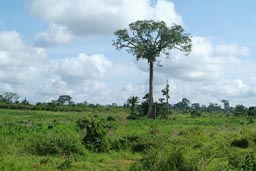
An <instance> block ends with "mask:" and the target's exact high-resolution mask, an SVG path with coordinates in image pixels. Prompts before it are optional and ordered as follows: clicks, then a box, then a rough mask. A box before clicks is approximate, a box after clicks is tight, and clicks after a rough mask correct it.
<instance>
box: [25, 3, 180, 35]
mask: <svg viewBox="0 0 256 171" xmlns="http://www.w3.org/2000/svg"><path fill="white" fill-rule="evenodd" d="M29 9H30V11H31V13H32V14H34V15H36V16H39V17H41V18H43V19H44V20H46V21H49V22H51V23H56V24H58V25H62V26H64V27H65V28H67V29H69V30H70V31H71V32H72V33H74V34H75V35H79V36H81V35H83V36H91V35H97V34H105V33H111V34H112V33H113V32H114V31H115V30H117V29H120V28H124V27H127V26H128V24H129V23H131V22H134V21H136V20H140V19H154V20H164V21H165V22H166V23H167V24H168V25H171V24H172V23H177V24H182V18H181V16H180V15H178V14H177V13H176V11H175V8H174V4H173V3H172V2H170V1H167V0H158V1H157V3H156V4H155V5H153V6H152V5H151V2H150V0H139V1H138V0H108V1H104V0H72V1H70V0H60V1H52V0H33V1H32V3H31V4H30V6H29Z"/></svg>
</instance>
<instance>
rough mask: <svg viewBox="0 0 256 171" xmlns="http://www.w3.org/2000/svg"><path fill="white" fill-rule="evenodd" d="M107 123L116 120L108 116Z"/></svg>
mask: <svg viewBox="0 0 256 171" xmlns="http://www.w3.org/2000/svg"><path fill="white" fill-rule="evenodd" d="M107 121H116V118H114V117H113V116H108V117H107Z"/></svg>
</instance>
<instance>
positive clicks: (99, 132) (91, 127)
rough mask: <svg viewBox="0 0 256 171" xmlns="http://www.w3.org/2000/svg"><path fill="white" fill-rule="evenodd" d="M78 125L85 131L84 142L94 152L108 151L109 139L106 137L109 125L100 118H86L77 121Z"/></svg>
mask: <svg viewBox="0 0 256 171" xmlns="http://www.w3.org/2000/svg"><path fill="white" fill-rule="evenodd" d="M77 124H78V126H79V127H80V129H82V130H83V131H84V132H85V136H84V138H83V142H84V144H85V146H86V148H87V149H88V150H91V151H94V152H107V151H108V150H109V140H108V139H107V138H106V134H107V132H108V128H109V125H107V123H106V121H105V120H103V119H98V118H95V117H94V118H84V119H79V120H78V121H77Z"/></svg>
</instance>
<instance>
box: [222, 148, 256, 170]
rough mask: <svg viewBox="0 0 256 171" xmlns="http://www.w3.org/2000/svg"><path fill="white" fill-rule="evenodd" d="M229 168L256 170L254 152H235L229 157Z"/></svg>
mask: <svg viewBox="0 0 256 171" xmlns="http://www.w3.org/2000/svg"><path fill="white" fill-rule="evenodd" d="M228 164H229V167H227V168H229V170H236V169H239V170H242V171H255V170H256V160H255V153H253V152H246V153H241V152H233V153H231V154H230V155H229V157H228Z"/></svg>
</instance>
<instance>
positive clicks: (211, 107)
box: [207, 103, 222, 112]
mask: <svg viewBox="0 0 256 171" xmlns="http://www.w3.org/2000/svg"><path fill="white" fill-rule="evenodd" d="M207 111H208V112H221V111H222V109H221V106H220V105H219V104H218V103H209V106H208V107H207Z"/></svg>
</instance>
